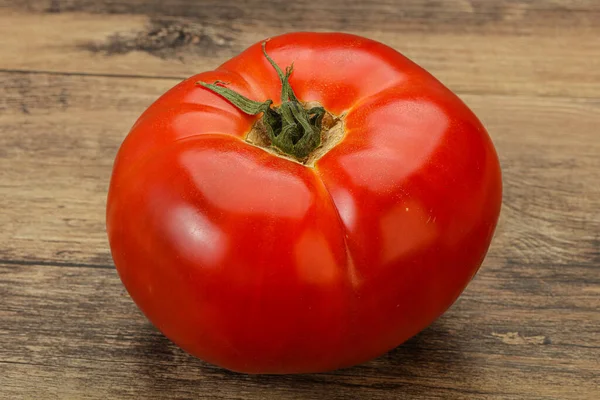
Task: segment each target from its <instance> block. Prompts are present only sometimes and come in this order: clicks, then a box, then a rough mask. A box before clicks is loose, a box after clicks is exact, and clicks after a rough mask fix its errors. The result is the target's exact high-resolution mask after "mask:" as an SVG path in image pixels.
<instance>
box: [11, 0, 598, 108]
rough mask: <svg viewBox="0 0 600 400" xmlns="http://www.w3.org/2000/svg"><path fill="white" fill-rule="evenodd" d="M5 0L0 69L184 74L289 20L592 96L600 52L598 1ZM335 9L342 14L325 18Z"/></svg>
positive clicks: (542, 88) (487, 88)
mask: <svg viewBox="0 0 600 400" xmlns="http://www.w3.org/2000/svg"><path fill="white" fill-rule="evenodd" d="M0 1H2V0H0ZM3 1H4V6H5V11H3V12H2V13H1V14H0V35H1V36H2V37H3V48H4V50H3V51H5V52H6V53H7V54H10V55H11V56H10V57H3V58H2V59H0V69H3V70H28V71H29V70H39V71H55V72H56V71H59V72H60V71H62V72H65V71H67V72H76V73H93V74H113V75H114V74H116V75H119V74H121V75H123V74H126V75H132V74H133V75H145V76H154V77H157V76H168V77H178V78H183V77H187V76H190V75H192V74H194V73H197V72H201V71H204V70H208V69H213V68H215V67H216V66H217V65H219V64H220V63H221V62H223V61H224V60H226V59H227V58H229V57H231V56H233V55H235V54H237V53H239V52H240V51H241V50H243V49H244V48H246V47H247V46H249V45H250V44H252V43H255V42H257V41H260V40H263V39H264V38H266V37H268V36H272V35H277V34H280V33H281V32H282V28H283V27H285V30H286V31H289V30H293V27H294V23H293V22H292V21H297V22H296V23H299V24H301V26H302V29H304V30H310V29H312V30H326V31H328V30H343V31H350V32H353V33H357V34H360V35H363V36H366V37H370V38H373V39H375V40H379V41H381V42H383V43H386V44H388V45H390V46H392V47H394V48H396V49H397V50H399V51H401V52H403V53H404V54H406V55H407V56H408V57H410V58H412V59H413V60H414V61H416V62H417V63H419V64H420V65H422V66H423V67H425V68H427V69H428V70H429V71H430V72H432V73H433V74H434V75H435V76H437V77H438V78H439V79H440V80H442V81H443V82H444V83H445V84H447V85H448V86H449V87H450V88H452V89H453V90H456V91H459V92H461V93H488V92H489V93H498V94H536V95H552V96H576V97H600V58H599V57H593V56H591V55H593V54H600V41H598V40H597V38H598V36H599V35H600V22H599V21H600V7H599V6H598V5H597V4H598V3H597V2H592V1H590V2H585V1H582V2H580V3H579V4H575V3H570V2H567V1H553V2H525V1H516V2H513V1H501V2H483V1H480V2H468V1H454V2H449V3H446V2H433V1H428V2H417V1H411V2H407V4H406V5H405V6H403V7H398V6H396V5H395V4H394V3H393V2H391V1H389V0H380V1H379V2H376V3H370V2H367V3H365V2H362V1H360V2H358V1H350V2H348V5H347V6H346V2H344V6H343V7H342V6H340V2H339V1H333V2H319V3H318V4H315V7H316V8H315V10H316V11H314V12H312V13H308V11H307V10H308V8H306V7H308V5H305V3H293V4H295V5H294V6H289V10H288V11H289V13H288V14H285V15H286V17H285V18H284V19H281V18H275V15H280V12H281V11H282V10H281V7H282V6H281V5H279V6H276V7H275V8H274V9H273V10H271V11H268V12H267V11H265V12H262V11H260V7H258V4H256V5H257V6H256V7H253V6H252V4H250V5H247V4H246V3H244V5H243V6H242V3H239V2H222V3H221V2H219V3H218V4H217V3H216V2H215V3H214V4H212V3H209V4H208V5H204V3H198V2H192V1H191V0H178V1H169V2H159V1H155V2H147V1H141V0H139V1H138V0H136V1H116V0H110V1H108V0H106V1H103V2H102V1H100V2H96V1H57V2H56V1H55V2H50V1H42V0H31V1H26V2H21V1H19V2H16V1H15V2H7V1H6V0H3ZM256 3H258V1H256ZM0 4H2V3H0ZM53 4H54V5H55V6H53ZM211 4H212V6H211ZM260 4H262V2H261V3H260ZM277 4H288V3H277ZM298 4H302V5H298ZM367 4H368V5H367ZM574 4H575V5H574ZM52 7H55V8H52ZM286 7H287V6H286ZM364 7H369V9H368V12H367V10H365V9H364ZM19 10H20V11H19ZM24 10H36V11H40V12H39V13H31V12H27V13H26V12H24ZM44 10H45V11H47V12H43V11H44ZM51 10H55V11H56V10H60V12H50V11H51ZM334 10H340V11H339V13H340V16H339V20H338V19H337V18H338V17H336V18H333V19H331V18H329V16H331V15H332V14H333V15H338V14H336V13H335V12H334ZM99 13H102V14H99ZM107 13H108V14H107ZM122 13H131V14H122ZM269 13H275V14H269ZM165 15H167V16H169V17H165ZM184 15H185V16H184ZM308 15H310V18H309V17H307V16H308ZM282 21H284V22H282ZM336 21H337V22H336ZM282 24H283V25H282ZM298 27H300V25H299V26H298ZM65 32H68V34H65Z"/></svg>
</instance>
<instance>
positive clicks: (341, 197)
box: [107, 33, 502, 373]
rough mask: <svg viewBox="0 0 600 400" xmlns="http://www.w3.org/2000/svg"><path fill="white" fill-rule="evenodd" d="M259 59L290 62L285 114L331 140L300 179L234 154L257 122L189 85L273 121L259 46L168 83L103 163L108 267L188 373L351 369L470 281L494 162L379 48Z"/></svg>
mask: <svg viewBox="0 0 600 400" xmlns="http://www.w3.org/2000/svg"><path fill="white" fill-rule="evenodd" d="M266 48H267V52H268V54H269V55H270V56H271V57H272V59H273V60H274V62H275V63H276V64H277V65H279V66H282V67H285V66H290V65H292V63H293V65H294V70H293V72H291V71H289V72H291V77H290V78H289V83H290V85H291V88H292V89H293V90H294V92H295V95H296V96H297V97H298V98H299V99H300V100H302V101H303V102H309V101H310V102H318V103H320V104H321V105H322V106H323V107H324V108H325V110H327V112H328V113H330V114H332V115H334V116H338V117H339V118H340V121H342V123H343V129H344V136H343V137H342V139H341V141H340V142H339V143H337V144H336V145H335V146H334V147H333V148H332V149H331V150H330V151H328V152H326V153H325V154H324V155H321V156H320V157H316V158H317V159H316V160H313V161H314V162H313V163H312V164H309V165H307V164H303V163H302V162H298V161H294V160H290V159H289V158H286V157H283V156H279V155H278V154H275V153H276V151H274V150H273V149H267V148H262V147H261V146H260V145H256V144H249V143H248V142H247V141H246V136H247V135H248V133H249V132H250V130H251V129H252V127H253V126H254V124H255V123H256V122H257V121H259V120H260V118H261V115H260V114H258V115H256V116H254V115H247V114H246V113H244V112H242V111H240V110H239V109H238V108H237V107H236V106H235V105H233V104H232V103H231V102H230V101H229V100H227V99H225V98H224V97H223V96H222V95H219V94H217V93H215V92H213V90H211V89H209V88H207V87H203V86H202V85H199V84H197V82H204V83H212V82H214V81H217V80H219V81H225V82H228V85H227V88H228V89H231V90H233V91H235V92H237V93H239V94H241V95H243V96H245V97H247V98H249V99H252V100H254V101H258V102H260V103H262V102H264V101H265V100H267V99H272V100H273V101H274V105H273V106H272V108H271V110H282V108H281V109H280V108H279V107H280V106H282V104H283V103H282V101H284V102H285V101H287V99H288V98H287V97H285V96H283V97H282V94H281V91H282V83H281V81H280V78H279V77H278V74H277V72H276V70H275V69H274V66H273V65H272V64H271V63H270V62H269V60H268V59H267V58H266V57H265V55H264V54H263V52H262V50H261V44H256V45H254V46H252V47H250V48H249V49H247V50H246V51H244V52H243V53H241V54H240V55H238V56H236V57H234V58H232V59H231V60H229V61H227V62H226V63H225V64H223V65H222V66H220V67H219V68H217V69H216V70H214V71H210V72H205V73H202V74H199V75H196V76H194V77H192V78H190V79H187V80H185V81H183V82H182V83H180V84H179V85H177V86H175V87H174V88H173V89H171V90H170V91H168V92H167V93H166V94H164V95H163V96H162V97H160V98H159V99H158V100H157V101H156V102H155V103H154V104H152V105H151V106H150V107H149V109H148V110H147V111H146V112H145V113H144V114H143V115H142V116H141V117H140V119H139V120H138V121H137V122H136V124H135V125H134V126H133V128H132V130H131V132H130V133H129V135H128V136H127V138H126V139H125V141H124V143H123V144H122V146H121V149H120V151H119V153H118V156H117V158H116V161H115V166H114V171H113V176H112V180H111V185H110V191H109V196H108V206H107V228H108V235H109V239H110V246H111V250H112V254H113V258H114V261H115V265H116V267H117V270H118V272H119V275H120V277H121V279H122V281H123V283H124V285H125V287H126V288H127V290H128V292H129V293H130V294H131V297H132V298H133V300H134V301H135V302H136V304H137V305H138V306H139V307H140V309H141V310H142V311H143V312H144V314H145V315H146V316H147V317H148V318H149V319H150V321H151V322H152V323H153V324H154V325H156V326H157V327H158V328H159V329H160V330H161V331H162V332H163V333H164V334H165V335H166V336H167V337H169V338H170V339H171V340H173V341H174V342H175V343H176V344H177V345H179V346H181V347H182V348H183V349H185V350H186V351H188V352H189V353H191V354H193V355H195V356H197V357H199V358H201V359H203V360H206V361H208V362H210V363H213V364H217V365H219V366H222V367H225V368H228V369H231V370H235V371H243V372H248V373H300V372H318V371H326V370H333V369H337V368H341V367H347V366H351V365H354V364H357V363H361V362H364V361H367V360H369V359H372V358H374V357H377V356H379V355H381V354H383V353H385V352H387V351H388V350H390V349H392V348H394V347H396V346H398V345H399V344H401V343H402V342H404V341H405V340H407V339H408V338H410V337H411V336H413V335H415V334H416V333H418V332H419V331H421V330H422V329H423V328H425V327H426V326H427V325H429V324H430V323H431V322H432V321H434V320H435V319H436V318H437V317H439V316H440V315H441V314H442V313H443V312H444V311H445V310H446V309H447V308H448V307H449V306H450V305H451V304H452V303H453V302H454V301H455V300H456V298H457V297H458V296H459V294H460V293H461V292H462V291H463V289H464V288H465V286H466V285H467V283H468V282H469V281H470V279H471V278H472V277H473V275H474V274H475V273H476V271H477V270H478V268H479V266H480V264H481V263H482V261H483V259H484V256H485V254H486V251H487V249H488V246H489V244H490V241H491V239H492V235H493V232H494V229H495V226H496V222H497V219H498V215H499V212H500V205H501V197H502V193H501V192H502V184H501V175H500V167H499V163H498V158H497V155H496V152H495V150H494V147H493V145H492V142H491V140H490V138H489V136H488V134H487V133H486V131H485V129H484V127H483V126H482V125H481V123H480V122H479V121H478V119H477V118H476V117H475V115H474V114H473V113H472V112H471V111H470V110H469V109H468V108H467V107H466V106H465V105H464V104H463V103H462V102H461V101H460V99H459V98H458V97H457V96H456V95H454V94H453V93H452V92H451V91H450V90H448V89H447V88H446V87H444V86H443V85H442V84H441V83H439V82H438V81H437V80H436V79H435V78H433V77H432V76H431V75H430V74H429V73H427V72H426V71H425V70H423V69H422V68H420V67H419V66H417V65H416V64H414V63H412V62H411V61H409V60H408V59H407V58H405V57H404V56H402V55H401V54H399V53H398V52H396V51H395V50H393V49H391V48H389V47H386V46H385V45H383V44H380V43H377V42H375V41H372V40H368V39H365V38H361V37H357V36H353V35H347V34H340V33H292V34H287V35H283V36H279V37H275V38H272V39H271V40H270V41H269V42H268V44H267V47H266ZM216 86H223V84H217V85H216ZM303 110H304V109H303V108H302V110H300V111H303ZM294 115H295V114H294ZM311 118H312V117H311ZM295 132H296V133H297V131H295ZM306 132H308V131H306ZM324 135H325V136H326V135H327V132H325V133H324ZM325 136H324V137H325ZM267 146H268V143H267ZM312 151H313V152H314V150H312Z"/></svg>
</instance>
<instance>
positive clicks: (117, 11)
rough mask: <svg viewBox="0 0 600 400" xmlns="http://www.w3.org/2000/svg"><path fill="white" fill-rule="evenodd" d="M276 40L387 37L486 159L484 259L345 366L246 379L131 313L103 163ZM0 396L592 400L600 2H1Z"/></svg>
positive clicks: (598, 310) (597, 329) (599, 234)
mask: <svg viewBox="0 0 600 400" xmlns="http://www.w3.org/2000/svg"><path fill="white" fill-rule="evenodd" d="M292 30H341V31H347V32H353V33H357V34H361V35H364V36H367V37H370V38H373V39H376V40H380V41H382V42H384V43H387V44H389V45H391V46H393V47H395V48H396V49H398V50H400V51H401V52H403V53H405V54H406V55H407V56H409V57H410V58H412V59H413V60H415V61H416V62H417V63H419V64H421V65H422V66H424V67H426V68H427V69H429V70H430V71H431V72H432V73H433V74H434V75H436V76H437V77H438V78H439V79H441V80H442V81H443V82H444V83H446V84H447V85H448V86H449V87H450V88H451V89H453V90H455V91H456V92H457V93H458V94H459V95H460V96H461V97H462V98H463V99H464V100H465V102H466V103H467V104H468V105H469V106H471V107H472V108H473V109H474V111H475V112H476V113H477V114H478V115H479V116H480V118H481V119H482V120H483V122H484V124H485V125H486V126H487V128H488V130H489V131H490V133H491V135H492V137H493V140H494V142H495V143H496V146H497V148H498V151H499V154H500V158H501V163H502V166H503V173H504V182H505V198H504V205H503V210H502V216H501V222H500V226H499V228H498V231H497V234H496V237H495V240H494V242H493V245H492V248H491V250H490V253H489V256H488V257H487V259H486V261H485V263H484V266H483V268H482V270H481V271H480V273H479V274H478V275H477V277H476V279H475V280H474V281H473V282H472V283H471V285H470V286H469V287H468V289H467V290H466V291H465V293H464V295H463V296H462V297H461V298H460V299H459V300H458V302H457V303H456V304H455V305H454V306H453V307H452V308H451V310H450V311H449V312H448V313H447V314H445V315H444V316H443V317H442V318H441V319H440V320H438V321H437V322H435V323H434V324H433V325H432V326H431V327H430V328H428V329H426V330H425V331H424V332H422V333H421V334H419V335H418V336H416V337H415V338H413V339H412V340H410V341H409V342H407V343H406V344H404V345H403V346H401V347H399V348H397V349H396V350H394V351H392V352H391V353H389V354H387V355H385V356H383V357H381V358H379V359H377V360H374V361H372V362H369V363H366V364H364V365H360V366H357V367H354V368H351V369H346V370H342V371H337V372H334V373H327V374H318V375H317V374H315V375H301V376H245V375H239V374H234V373H230V372H227V371H224V370H221V369H219V368H216V367H213V366H210V365H207V364H205V363H203V362H201V361H199V360H197V359H194V358H192V357H190V356H188V355H187V354H185V353H184V352H182V351H181V350H179V349H178V348H177V347H175V346H174V345H172V344H171V343H170V342H169V341H168V340H167V339H165V338H164V337H163V336H162V335H161V334H160V333H158V332H157V331H156V330H155V329H154V328H153V327H152V326H151V325H150V324H149V323H148V322H147V321H146V320H145V318H144V317H143V316H142V315H141V314H140V312H139V311H138V310H137V309H136V307H135V306H134V304H133V303H132V301H131V300H130V299H129V297H128V296H127V294H126V293H125V291H124V289H123V287H122V285H121V283H120V281H119V279H118V277H117V275H116V272H115V270H114V268H113V265H112V261H111V257H110V253H109V249H108V246H107V240H106V234H105V227H104V207H105V196H106V190H107V186H108V180H109V175H110V171H111V163H112V160H113V158H114V156H115V153H116V151H117V148H118V146H119V144H120V142H121V140H122V139H123V138H124V136H125V134H126V133H127V131H128V129H129V127H130V126H131V125H132V123H133V122H134V120H135V119H136V117H137V116H138V115H139V114H140V113H141V112H142V111H143V110H144V108H145V107H147V106H148V105H149V104H150V103H151V102H152V101H153V100H154V99H156V98H157V97H158V96H159V95H160V94H161V93H162V92H164V91H165V90H167V89H168V88H169V87H171V86H173V85H174V84H176V83H177V82H178V81H179V80H180V79H182V78H185V77H187V76H189V75H192V74H194V73H197V72H200V71H203V70H206V69H212V68H214V67H215V66H217V65H218V64H219V63H221V62H222V61H224V60H225V59H227V58H228V57H230V56H232V55H234V54H236V53H237V52H239V51H240V50H242V49H244V48H245V47H246V46H248V45H250V44H251V43H253V42H256V41H259V40H261V39H263V38H265V37H267V36H271V35H275V34H279V33H282V32H285V31H292ZM0 210H1V212H0V228H1V229H0V398H2V399H55V398H56V399H105V398H111V399H112V398H115V399H116V398H119V399H120V398H131V399H170V398H181V399H184V398H189V399H192V398H203V399H412V398H418V399H488V398H490V399H491V398H493V399H600V389H599V386H600V1H597V0H570V1H569V0H549V1H541V0H540V1H525V0H496V1H484V0H477V1H475V0H472V1H468V0H453V1H435V0H425V1H421V0H407V1H393V0H373V1H368V0H364V1H363V0H360V1H358V0H319V1H304V2H303V1H299V0H296V1H285V2H284V1H280V2H269V1H265V0H246V1H235V0H221V1H218V0H211V1H193V0H164V1H160V0H0Z"/></svg>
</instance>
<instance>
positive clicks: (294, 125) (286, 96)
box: [198, 42, 325, 161]
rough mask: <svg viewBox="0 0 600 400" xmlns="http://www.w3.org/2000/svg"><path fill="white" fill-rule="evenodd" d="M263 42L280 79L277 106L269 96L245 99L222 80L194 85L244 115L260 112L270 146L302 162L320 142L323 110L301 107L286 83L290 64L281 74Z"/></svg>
mask: <svg viewBox="0 0 600 400" xmlns="http://www.w3.org/2000/svg"><path fill="white" fill-rule="evenodd" d="M266 45H267V42H263V44H262V50H263V54H264V55H265V58H266V59H267V60H268V61H269V63H270V64H271V66H273V68H274V69H275V71H276V72H277V75H278V76H279V80H280V82H281V105H280V106H279V107H274V106H273V100H271V99H269V100H266V101H264V102H262V103H261V102H259V101H254V100H251V99H248V98H247V97H244V96H242V95H241V94H239V93H237V92H235V91H233V90H231V89H229V88H228V87H226V86H225V85H226V83H225V82H222V81H216V82H214V83H205V82H198V84H199V85H201V86H203V87H205V88H207V89H208V90H211V91H212V92H214V93H217V94H218V95H220V96H223V97H224V98H225V99H227V100H228V101H229V102H230V103H231V104H233V105H234V106H236V107H237V108H238V109H240V110H241V111H242V112H244V113H246V114H249V115H257V114H260V113H262V122H263V124H264V126H265V128H266V131H267V134H268V136H269V139H270V141H271V146H274V147H276V148H278V149H279V150H281V151H282V152H284V153H286V154H288V155H291V156H293V157H295V158H296V159H298V160H301V161H302V160H305V159H306V158H307V157H308V155H309V154H310V153H311V152H312V151H313V150H314V149H316V148H317V147H319V146H320V145H321V126H322V121H323V116H324V115H325V109H324V108H323V107H312V108H310V109H305V108H304V106H303V104H302V102H301V101H300V100H298V98H297V97H296V94H295V93H294V90H293V89H292V87H291V85H290V82H289V79H290V76H291V75H292V72H293V70H294V64H292V65H290V66H289V67H287V68H286V69H285V73H284V72H283V71H282V70H281V68H280V67H279V66H278V65H277V64H276V63H275V61H273V59H272V58H271V57H270V56H269V55H268V54H267V50H266Z"/></svg>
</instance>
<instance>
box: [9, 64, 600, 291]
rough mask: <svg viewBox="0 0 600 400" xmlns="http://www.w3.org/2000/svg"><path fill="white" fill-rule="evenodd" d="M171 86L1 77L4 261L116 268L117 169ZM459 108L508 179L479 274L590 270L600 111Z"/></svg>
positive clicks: (528, 105) (525, 101) (538, 106)
mask: <svg viewBox="0 0 600 400" xmlns="http://www.w3.org/2000/svg"><path fill="white" fill-rule="evenodd" d="M176 82H177V81H176V80H172V81H171V80H164V79H135V78H107V77H92V76H67V75H54V74H27V73H22V74H20V73H4V74H0V131H1V132H2V135H0V152H1V154H0V155H1V157H0V191H1V192H0V193H1V194H2V195H1V196H0V207H1V208H2V209H3V210H5V211H4V212H3V213H1V214H0V225H1V226H2V227H3V229H2V230H1V231H0V243H1V244H2V246H0V258H1V259H4V260H26V261H34V262H46V263H48V262H49V263H67V264H68V263H82V264H92V265H110V264H111V258H110V254H109V250H108V245H107V240H106V235H105V229H104V208H105V197H106V190H107V188H108V183H109V179H110V171H111V165H112V160H113V157H114V155H115V154H116V151H117V149H118V146H119V144H120V142H121V140H122V139H123V138H124V136H125V134H126V133H127V131H128V129H129V127H130V126H131V125H132V124H133V122H134V120H135V119H136V118H137V116H138V115H139V114H140V113H141V112H142V111H143V110H144V108H145V107H146V106H147V105H149V104H150V103H151V102H152V101H153V100H154V99H155V98H156V97H157V96H159V95H160V94H161V93H162V92H164V91H165V90H167V89H168V88H169V87H170V86H172V85H174V84H175V83H176ZM463 98H464V100H465V101H466V102H467V103H468V104H469V105H470V106H471V107H472V108H473V109H474V110H475V112H476V113H477V114H478V115H479V116H480V118H481V119H482V120H483V122H484V124H485V125H486V126H487V128H488V130H489V131H490V133H491V135H492V137H493V139H494V141H495V143H496V145H497V148H498V151H499V154H500V158H501V163H502V167H503V174H504V184H505V190H504V207H503V210H502V215H501V220H500V225H499V228H498V231H497V233H496V237H495V239H494V242H493V245H492V248H491V250H490V253H489V255H488V263H487V264H486V267H487V268H494V269H497V270H498V273H507V274H516V275H517V276H519V275H525V276H529V277H532V278H533V277H536V274H537V270H536V269H534V267H535V268H537V267H538V266H540V265H543V266H544V267H545V268H550V270H549V271H551V273H553V274H559V275H560V274H561V273H564V271H565V270H566V269H568V268H570V267H571V266H582V267H586V266H587V267H589V268H595V267H597V266H598V262H599V261H600V237H599V236H598V232H600V187H599V186H598V182H600V159H599V158H598V154H600V141H599V140H598V133H597V127H598V126H599V125H600V103H598V102H597V101H595V100H586V99H578V100H574V99H563V98H536V97H527V96H522V97H514V96H482V95H464V96H463ZM74 116H77V117H76V118H74ZM523 266H530V267H531V268H530V269H523ZM544 271H546V270H544ZM538 278H539V279H544V277H543V276H538Z"/></svg>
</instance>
